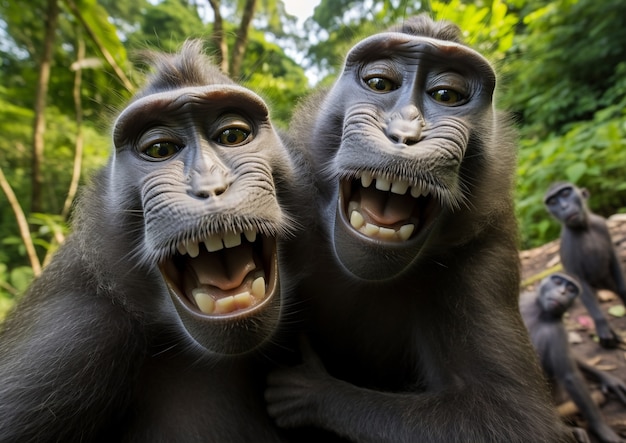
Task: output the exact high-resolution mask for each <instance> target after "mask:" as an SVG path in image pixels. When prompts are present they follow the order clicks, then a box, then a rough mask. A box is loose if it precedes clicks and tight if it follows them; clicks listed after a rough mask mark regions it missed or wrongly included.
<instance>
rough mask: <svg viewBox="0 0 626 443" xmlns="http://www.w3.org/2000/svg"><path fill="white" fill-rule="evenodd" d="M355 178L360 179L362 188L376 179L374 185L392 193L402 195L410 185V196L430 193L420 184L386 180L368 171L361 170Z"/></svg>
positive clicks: (368, 185)
mask: <svg viewBox="0 0 626 443" xmlns="http://www.w3.org/2000/svg"><path fill="white" fill-rule="evenodd" d="M357 178H360V179H361V185H363V187H364V188H369V187H370V185H371V184H372V182H373V181H374V180H376V184H375V187H376V189H378V190H380V191H391V192H393V193H394V194H399V195H404V194H406V191H407V190H408V189H409V187H410V188H411V196H412V197H415V198H418V197H422V196H427V195H428V194H430V192H429V191H428V190H426V189H423V188H422V187H420V186H411V184H410V183H409V182H408V181H406V180H388V179H386V178H382V177H374V176H373V175H372V174H371V173H370V172H362V173H361V175H360V177H359V176H357Z"/></svg>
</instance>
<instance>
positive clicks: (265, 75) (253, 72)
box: [242, 31, 309, 127]
mask: <svg viewBox="0 0 626 443" xmlns="http://www.w3.org/2000/svg"><path fill="white" fill-rule="evenodd" d="M242 72H244V73H247V74H246V77H245V78H244V81H243V84H244V86H246V87H248V88H250V89H251V90H253V91H256V92H257V93H258V94H260V95H261V96H263V98H264V99H265V100H267V102H268V104H269V106H270V109H271V116H272V122H273V123H274V124H276V125H278V126H282V127H286V126H287V124H288V122H289V119H290V117H291V112H292V110H293V106H294V105H295V103H296V102H297V101H298V99H299V98H301V97H302V96H303V95H304V94H306V93H307V91H308V90H309V86H308V79H307V77H306V75H305V74H304V71H303V70H302V68H301V67H300V66H298V65H297V64H296V63H295V62H294V61H293V60H291V59H290V58H288V57H286V56H285V53H284V52H283V50H282V49H281V48H280V47H279V46H278V45H276V44H274V43H269V42H267V41H266V40H265V37H264V36H263V34H262V33H260V32H258V31H252V32H250V41H249V43H248V49H247V52H246V58H245V60H244V63H243V67H242Z"/></svg>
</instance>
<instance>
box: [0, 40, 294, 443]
mask: <svg viewBox="0 0 626 443" xmlns="http://www.w3.org/2000/svg"><path fill="white" fill-rule="evenodd" d="M153 63H154V66H155V73H154V74H153V76H152V78H151V79H150V80H149V82H148V83H147V86H146V87H145V88H144V89H143V90H142V91H141V92H140V93H139V94H138V95H137V96H136V97H134V99H133V100H132V102H131V103H130V104H129V105H128V107H126V108H125V109H124V110H123V111H122V112H121V114H120V115H119V117H118V118H117V120H116V121H115V125H114V131H113V141H114V152H113V154H112V155H111V158H110V161H109V162H108V164H107V166H106V167H104V169H103V170H102V171H100V173H99V174H97V175H96V176H95V178H94V180H93V183H92V184H91V186H89V188H88V189H87V190H86V191H85V192H84V194H83V195H82V198H81V199H80V202H79V204H78V206H77V209H76V215H75V218H74V222H73V233H72V234H71V236H70V237H69V238H68V240H67V242H66V243H65V244H64V245H63V246H62V247H61V248H60V250H59V251H58V252H57V253H56V255H55V257H54V259H53V260H52V262H51V263H50V265H49V266H48V267H47V268H46V269H45V271H44V272H43V274H42V275H41V277H40V278H39V279H37V280H36V281H35V282H34V283H33V285H32V286H31V287H30V289H29V291H28V293H26V294H25V295H24V297H23V298H22V299H21V300H20V302H19V305H18V306H17V308H16V310H15V311H14V312H13V313H12V315H11V316H10V318H8V320H7V321H6V324H5V325H4V329H3V331H2V335H1V336H0V442H3V443H6V442H19V443H25V442H79V441H88V442H113V441H117V442H119V441H126V442H130V441H132V442H150V443H155V442H184V443H189V442H199V441H202V442H219V443H223V442H251V441H262V442H274V441H281V437H280V429H279V428H278V427H276V426H275V424H274V423H273V422H272V420H271V419H270V417H269V416H268V415H267V412H266V408H265V402H264V399H263V390H264V387H265V367H266V366H265V363H264V361H263V359H261V357H262V356H263V353H264V352H265V351H264V349H265V345H266V344H269V343H271V342H272V340H273V337H274V335H273V334H274V333H275V330H276V329H277V327H278V324H279V320H280V316H281V311H282V309H283V306H284V300H283V297H282V296H281V291H280V288H279V286H280V285H281V284H283V283H285V280H284V275H283V273H282V272H280V273H279V262H280V260H279V259H278V258H279V256H280V247H279V246H278V245H277V240H279V239H280V238H283V237H284V236H285V235H286V234H287V233H293V230H294V222H295V217H294V214H293V213H292V212H290V205H291V202H293V205H294V206H293V207H294V208H295V207H297V206H296V205H297V204H298V200H300V199H299V198H296V196H295V194H294V193H295V192H296V190H297V189H298V186H299V185H298V181H297V180H295V174H294V171H293V166H292V164H291V160H290V158H289V157H288V155H287V151H286V150H285V147H284V145H283V144H282V142H281V141H280V139H279V137H278V135H277V133H276V132H275V131H274V129H273V127H272V125H271V123H270V120H269V115H268V108H267V107H266V105H265V103H264V102H263V101H262V99H261V98H260V97H259V96H257V95H256V94H254V93H252V92H251V91H249V90H247V89H245V88H243V87H241V86H238V85H236V84H234V83H233V82H232V81H231V80H229V79H228V78H227V77H226V76H224V75H222V74H221V73H220V72H219V70H218V69H217V68H216V67H214V66H212V65H210V60H209V59H208V58H206V57H205V56H204V55H203V54H202V44H201V43H200V42H197V41H190V42H188V43H186V44H185V45H184V47H183V48H182V50H181V52H180V53H178V54H176V55H166V54H155V55H154V59H153ZM292 199H293V200H292Z"/></svg>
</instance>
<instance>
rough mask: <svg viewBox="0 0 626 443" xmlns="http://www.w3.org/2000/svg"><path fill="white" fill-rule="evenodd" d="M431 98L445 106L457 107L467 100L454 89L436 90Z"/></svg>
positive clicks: (431, 94)
mask: <svg viewBox="0 0 626 443" xmlns="http://www.w3.org/2000/svg"><path fill="white" fill-rule="evenodd" d="M430 96H431V97H432V98H433V99H435V101H436V102H439V103H441V104H444V105H456V104H458V103H461V102H463V101H464V100H465V96H464V95H463V94H461V93H460V92H457V91H455V90H454V89H443V88H442V89H436V90H434V91H432V92H431V93H430Z"/></svg>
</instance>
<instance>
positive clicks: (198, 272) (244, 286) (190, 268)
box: [160, 231, 277, 316]
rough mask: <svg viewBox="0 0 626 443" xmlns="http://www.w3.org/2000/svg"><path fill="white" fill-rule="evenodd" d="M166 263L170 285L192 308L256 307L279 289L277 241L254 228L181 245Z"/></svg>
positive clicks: (221, 311)
mask: <svg viewBox="0 0 626 443" xmlns="http://www.w3.org/2000/svg"><path fill="white" fill-rule="evenodd" d="M177 249H178V254H175V255H174V256H173V257H170V258H168V259H167V260H165V261H164V262H162V263H161V265H160V269H161V273H162V274H163V276H164V278H165V280H166V282H167V284H168V286H169V287H170V289H171V290H172V291H173V292H174V293H175V294H176V295H177V296H178V297H179V298H180V299H181V301H182V302H183V303H185V304H186V305H187V306H188V307H190V308H191V309H193V310H195V311H197V312H200V313H202V314H205V315H215V316H222V315H227V314H231V313H232V314H235V313H240V312H243V311H248V310H252V309H254V308H256V307H258V306H259V305H261V304H262V303H263V302H264V301H266V300H269V299H270V298H271V297H272V295H273V294H274V292H275V290H276V280H277V279H276V263H277V260H276V240H275V239H274V238H271V237H267V236H264V235H257V234H256V232H254V231H246V232H244V233H228V234H225V235H223V236H220V235H211V236H209V237H207V238H206V239H204V241H202V242H187V243H185V244H180V245H179V246H178V247H177Z"/></svg>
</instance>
